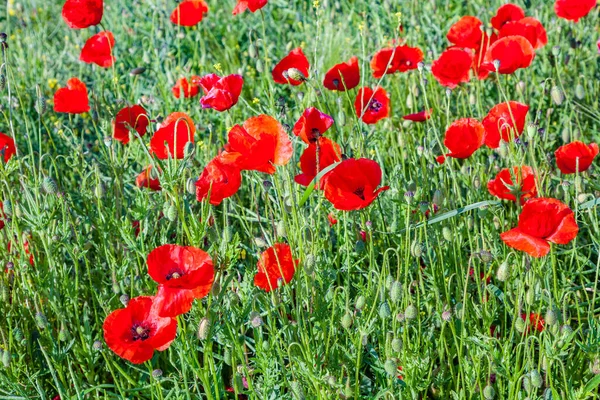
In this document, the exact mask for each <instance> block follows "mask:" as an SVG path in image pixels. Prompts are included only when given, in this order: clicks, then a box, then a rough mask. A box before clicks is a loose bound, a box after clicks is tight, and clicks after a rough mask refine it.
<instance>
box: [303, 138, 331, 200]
mask: <svg viewBox="0 0 600 400" xmlns="http://www.w3.org/2000/svg"><path fill="white" fill-rule="evenodd" d="M317 152H318V153H319V171H322V170H324V169H325V168H327V167H328V166H330V165H331V164H334V163H336V162H338V161H341V154H342V150H341V148H340V145H339V144H337V143H335V142H334V141H332V140H331V139H329V138H326V137H321V138H319V140H318V141H317V140H315V141H314V142H312V143H310V144H309V145H308V147H307V148H306V149H305V150H304V152H303V153H302V155H301V156H300V169H301V170H302V173H301V174H300V175H296V177H295V178H294V181H296V183H298V184H299V185H302V186H308V185H310V183H311V182H312V181H313V179H315V177H316V176H317ZM327 175H328V174H326V175H325V177H326V176H327ZM325 177H323V179H321V180H320V181H321V183H320V185H316V187H317V188H321V189H322V188H323V186H324V184H325V180H326V178H325Z"/></svg>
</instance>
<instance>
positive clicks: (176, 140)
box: [150, 112, 196, 160]
mask: <svg viewBox="0 0 600 400" xmlns="http://www.w3.org/2000/svg"><path fill="white" fill-rule="evenodd" d="M195 132H196V127H195V126H194V121H192V119H191V118H190V117H189V116H188V115H187V114H185V113H182V112H174V113H172V114H170V115H169V116H168V117H167V118H165V120H164V121H163V122H162V124H161V127H160V128H159V129H158V130H157V131H156V132H155V133H154V136H152V139H150V153H152V154H154V155H156V157H157V158H159V159H161V160H166V159H167V158H169V157H172V158H175V159H181V158H183V157H184V156H185V154H184V149H185V145H186V143H188V142H192V143H194V133H195Z"/></svg>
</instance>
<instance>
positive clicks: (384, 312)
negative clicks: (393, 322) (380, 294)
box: [379, 301, 392, 319]
mask: <svg viewBox="0 0 600 400" xmlns="http://www.w3.org/2000/svg"><path fill="white" fill-rule="evenodd" d="M391 315H392V310H391V309H390V305H389V304H388V302H387V301H384V302H383V303H381V305H380V306H379V317H380V318H381V319H388V318H389V317H390V316H391Z"/></svg>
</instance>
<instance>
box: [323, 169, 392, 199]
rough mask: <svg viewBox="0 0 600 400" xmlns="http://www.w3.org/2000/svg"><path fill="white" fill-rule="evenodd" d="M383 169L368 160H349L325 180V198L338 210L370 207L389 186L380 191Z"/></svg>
mask: <svg viewBox="0 0 600 400" xmlns="http://www.w3.org/2000/svg"><path fill="white" fill-rule="evenodd" d="M380 183H381V168H380V167H379V164H377V162H375V161H373V160H369V159H367V158H359V159H354V158H348V159H346V160H344V161H342V162H341V163H340V164H339V165H338V166H337V167H335V168H334V169H333V170H332V171H331V172H330V173H329V174H327V179H326V180H325V187H324V190H325V198H326V199H327V200H329V201H330V202H331V204H333V207H334V208H335V209H337V210H343V211H351V210H361V209H363V208H366V207H368V206H369V205H370V204H371V203H372V202H373V201H374V200H375V199H376V198H377V196H378V195H379V193H381V192H383V191H385V190H388V189H389V188H390V187H389V186H384V187H381V188H379V189H377V187H378V186H379V184H380Z"/></svg>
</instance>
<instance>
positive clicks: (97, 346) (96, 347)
mask: <svg viewBox="0 0 600 400" xmlns="http://www.w3.org/2000/svg"><path fill="white" fill-rule="evenodd" d="M92 349H94V350H95V351H100V350H102V342H101V341H99V340H96V341H94V343H93V344H92Z"/></svg>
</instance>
